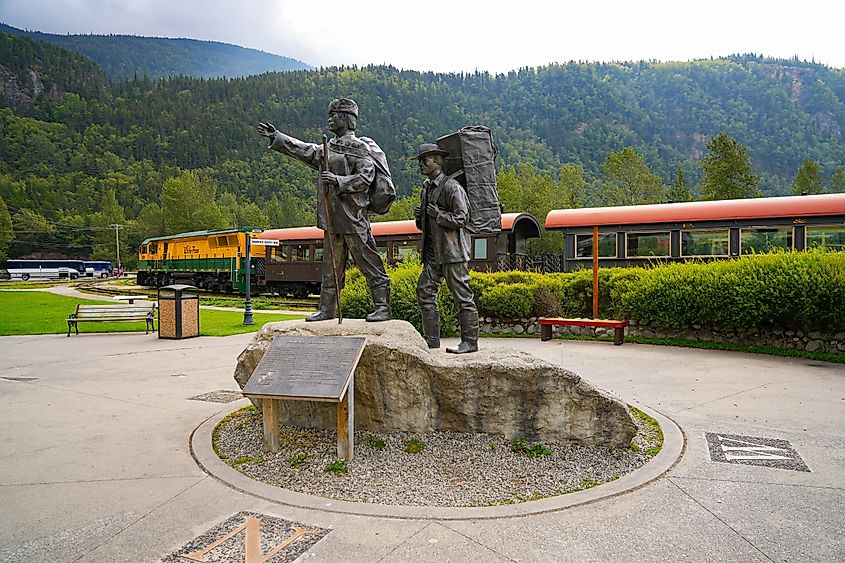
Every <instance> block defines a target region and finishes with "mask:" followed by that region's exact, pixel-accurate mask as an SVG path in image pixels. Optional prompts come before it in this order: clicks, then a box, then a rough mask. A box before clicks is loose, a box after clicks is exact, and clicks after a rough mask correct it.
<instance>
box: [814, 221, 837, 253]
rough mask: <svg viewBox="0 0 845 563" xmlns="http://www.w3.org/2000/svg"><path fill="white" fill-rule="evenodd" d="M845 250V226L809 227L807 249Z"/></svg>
mask: <svg viewBox="0 0 845 563" xmlns="http://www.w3.org/2000/svg"><path fill="white" fill-rule="evenodd" d="M820 247H824V248H826V249H828V250H838V251H840V252H841V251H843V250H845V225H829V226H824V227H822V226H807V248H820Z"/></svg>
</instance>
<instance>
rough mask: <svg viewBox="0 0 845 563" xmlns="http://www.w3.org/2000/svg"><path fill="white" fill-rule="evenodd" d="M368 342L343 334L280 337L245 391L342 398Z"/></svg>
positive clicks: (289, 396)
mask: <svg viewBox="0 0 845 563" xmlns="http://www.w3.org/2000/svg"><path fill="white" fill-rule="evenodd" d="M365 341H366V339H365V338H359V337H343V336H277V337H276V338H275V339H274V340H273V343H272V344H271V345H270V348H268V350H267V352H266V353H265V354H264V357H263V358H261V361H260V362H259V363H258V366H257V367H256V368H255V371H254V372H253V373H252V377H250V379H249V381H248V382H247V384H246V386H245V387H244V389H243V394H244V395H249V396H255V397H270V398H289V399H311V400H326V401H339V400H340V399H341V398H342V397H343V394H344V393H345V391H346V388H347V387H348V385H349V380H350V379H351V377H352V374H353V372H354V371H355V366H356V365H357V364H358V359H359V358H360V357H361V353H362V352H363V350H364V342H365Z"/></svg>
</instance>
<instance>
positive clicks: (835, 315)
mask: <svg viewBox="0 0 845 563" xmlns="http://www.w3.org/2000/svg"><path fill="white" fill-rule="evenodd" d="M421 270H422V266H421V265H420V263H419V262H415V261H410V262H404V263H400V264H399V265H397V266H396V267H390V268H388V273H389V274H390V277H391V280H392V288H391V304H392V309H393V317H394V318H397V319H405V320H407V321H409V322H411V323H413V324H414V326H416V327H417V328H418V329H419V328H420V312H419V306H418V305H417V299H416V291H415V289H416V283H417V279H418V278H419V275H420V272H421ZM470 286H471V287H472V289H473V291H474V292H475V298H476V303H477V304H478V306H479V313H480V314H481V315H482V316H487V317H496V318H503V319H518V318H525V317H532V316H534V317H538V316H567V317H592V301H593V277H592V271H590V270H580V271H577V272H570V273H565V274H564V273H557V274H545V275H544V274H539V273H534V272H497V273H481V272H471V273H470ZM341 299H342V303H343V308H344V315H345V316H348V317H353V318H356V317H357V318H361V317H363V316H365V315H366V314H367V313H369V312H370V311H372V307H373V305H372V298H371V297H370V294H369V291H368V289H367V285H366V281H365V280H364V278H363V276H362V275H361V274H360V273H359V272H358V271H357V270H352V271H350V273H349V274H348V275H347V286H346V289H345V290H344V291H343V294H342V296H341ZM438 303H439V304H440V307H441V314H442V317H443V319H442V322H443V327H444V334H448V333H450V332H451V330H453V327H454V326H455V304H454V301H453V300H452V296H451V294H450V293H449V290H448V289H447V288H446V285H445V284H444V285H443V286H442V287H441V289H440V293H439V294H438ZM599 316H601V317H606V318H622V319H629V320H630V319H634V320H637V321H638V322H640V323H650V324H652V325H655V326H663V327H681V326H689V325H693V324H701V325H709V326H717V327H721V328H731V329H761V328H767V327H772V326H780V327H783V328H786V329H791V330H805V331H807V330H819V331H822V332H825V333H836V332H842V331H845V253H834V252H826V251H821V250H819V251H810V252H780V253H774V254H765V255H757V256H747V257H743V258H740V259H736V260H723V261H718V262H709V263H703V262H687V263H677V264H668V265H659V266H654V267H650V268H607V269H602V270H600V271H599Z"/></svg>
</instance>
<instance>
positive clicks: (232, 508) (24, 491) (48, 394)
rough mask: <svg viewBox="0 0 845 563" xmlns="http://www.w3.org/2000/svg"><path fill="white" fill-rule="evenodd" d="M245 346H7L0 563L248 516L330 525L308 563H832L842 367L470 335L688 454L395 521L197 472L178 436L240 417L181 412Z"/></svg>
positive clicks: (838, 530)
mask: <svg viewBox="0 0 845 563" xmlns="http://www.w3.org/2000/svg"><path fill="white" fill-rule="evenodd" d="M250 338H251V335H249V334H247V335H237V336H230V337H226V338H212V337H202V338H196V339H191V340H181V341H167V340H158V339H157V338H156V337H155V335H143V334H139V333H124V334H82V335H79V336H74V337H72V338H67V337H65V336H64V335H46V336H21V337H3V338H0V428H1V429H2V430H1V431H0V507H2V509H0V561H3V562H6V561H21V562H23V561H26V562H37V561H45V562H46V561H49V562H57V561H91V562H95V561H96V562H103V561H157V560H159V559H160V558H162V557H165V556H167V555H168V554H170V553H173V552H174V551H176V550H178V549H180V548H181V547H182V546H184V545H185V544H187V543H188V542H190V541H191V540H193V539H194V538H196V537H197V536H200V535H202V534H204V533H205V532H206V531H208V530H209V529H211V528H212V527H214V526H216V525H217V524H219V523H221V522H223V521H224V520H226V519H227V518H229V517H230V516H232V515H233V514H235V513H238V512H241V511H252V512H258V513H262V514H267V515H271V516H276V517H279V518H283V519H285V520H291V521H298V522H301V523H304V524H306V525H308V526H316V527H322V528H326V529H330V530H331V531H330V532H329V533H328V534H327V535H326V536H325V537H324V538H323V539H322V540H320V541H319V542H318V543H317V544H316V545H314V546H313V547H311V548H310V549H309V550H308V551H307V552H306V553H305V554H304V555H303V556H302V559H303V560H309V561H312V560H313V561H367V562H373V561H409V562H410V561H413V562H415V563H416V562H425V561H493V562H495V561H562V560H570V561H581V560H584V561H629V560H644V561H667V560H668V561H679V560H684V561H714V560H732V561H782V560H787V561H843V560H845V543H843V535H842V530H844V529H845V366H843V365H839V364H828V363H822V362H814V361H807V360H797V359H784V358H775V357H768V356H755V355H745V354H739V353H733V352H714V351H703V350H691V349H679V348H665V347H656V346H647V345H638V344H632V343H627V344H625V345H624V346H621V347H614V346H611V345H609V344H608V343H605V342H572V341H560V340H554V341H551V342H545V343H541V342H540V341H539V339H491V338H488V339H483V340H482V351H481V352H480V353H484V352H483V350H484V348H488V349H489V348H493V347H514V348H520V349H523V350H525V351H528V352H531V353H534V354H536V355H539V356H542V357H544V358H546V359H548V360H550V361H553V362H557V363H559V364H561V365H563V366H564V367H566V368H568V369H571V370H573V371H575V372H577V373H580V374H581V375H583V376H584V377H586V378H587V379H589V380H591V381H592V382H594V383H595V384H597V385H598V386H600V387H603V388H605V389H608V390H610V391H613V392H614V393H616V394H617V395H619V396H621V397H622V398H623V399H625V400H627V401H637V402H639V403H642V404H644V405H647V406H649V407H651V408H652V409H654V410H656V411H659V412H661V413H663V414H665V415H666V416H668V417H670V418H671V419H673V420H674V421H676V422H677V423H678V424H679V425H680V427H681V428H682V429H683V431H684V433H685V436H686V440H687V442H686V451H685V452H684V454H683V457H682V458H681V460H680V462H679V463H678V464H677V465H676V466H675V467H673V468H672V469H671V470H670V471H669V472H668V473H667V474H665V475H664V476H662V477H660V478H658V479H657V480H655V481H652V482H651V483H648V484H646V485H645V486H642V487H641V488H639V489H637V490H633V491H631V492H627V493H625V494H621V495H618V496H615V497H612V498H607V499H604V500H598V501H596V502H593V503H590V504H586V505H580V506H575V507H572V508H568V509H561V510H554V511H552V512H548V513H544V514H535V515H527V516H519V517H508V518H486V519H483V520H461V519H458V520H445V519H437V518H396V517H393V518H388V517H378V516H360V515H350V514H341V513H338V512H335V511H332V510H331V504H332V503H331V501H325V508H326V509H321V508H320V507H319V505H316V506H312V507H308V508H301V507H294V506H290V505H285V504H280V503H277V502H273V501H271V500H264V499H262V498H259V497H256V496H253V495H250V494H248V493H244V492H239V491H238V490H235V489H233V488H231V487H230V486H228V485H227V484H225V483H222V482H220V481H219V480H217V479H215V478H214V477H211V476H209V475H208V474H206V473H205V472H203V471H202V470H201V469H200V468H199V467H198V465H197V464H196V462H195V461H194V458H193V457H192V456H191V453H190V451H189V438H190V435H191V433H192V432H193V431H194V429H196V428H197V427H198V426H201V425H202V423H203V421H205V420H207V419H208V418H210V417H213V416H215V415H218V414H220V413H221V412H223V411H225V412H229V411H230V410H232V409H233V408H235V407H236V406H238V405H239V404H241V403H229V404H217V403H209V402H202V401H196V400H188V397H192V396H195V395H199V394H202V393H206V392H209V391H214V390H223V389H230V390H232V389H236V388H237V387H236V384H235V382H234V380H233V379H232V373H233V370H234V367H235V362H236V358H237V355H238V354H239V353H240V351H241V350H242V349H243V348H244V347H245V345H246V344H247V343H248V342H249V340H250ZM452 343H454V340H451V341H449V339H447V345H449V344H452ZM705 433H717V434H719V433H721V434H730V435H740V436H749V437H755V439H756V438H758V437H759V438H774V439H779V440H786V441H788V442H789V444H790V445H791V446H792V447H793V448H794V449H795V450H796V452H797V453H798V454H799V455H800V457H801V458H802V459H803V461H804V462H805V463H806V464H807V466H808V467H809V469H810V471H809V472H805V471H793V470H788V469H781V468H775V467H765V466H752V465H737V464H730V463H720V462H716V461H711V459H710V455H709V453H708V447H707V442H706V440H705ZM758 452H759V450H758ZM264 549H265V550H266V549H267V548H266V546H265V548H264Z"/></svg>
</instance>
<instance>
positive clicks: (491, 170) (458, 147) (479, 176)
mask: <svg viewBox="0 0 845 563" xmlns="http://www.w3.org/2000/svg"><path fill="white" fill-rule="evenodd" d="M437 146H439V147H440V148H441V149H442V150H444V151H446V152H447V153H449V154H448V156H446V158H445V159H444V162H443V172H444V173H446V174H447V175H449V176H450V177H452V178H455V179H456V180H457V181H458V182H460V184H461V185H462V186H463V187H464V189H465V190H466V192H467V199H469V222H468V223H467V226H466V228H467V230H468V231H470V232H471V233H473V234H492V233H498V232H499V231H501V230H502V206H501V205H500V204H499V189H498V187H497V185H496V165H495V164H494V161H495V160H496V157H497V156H498V155H499V149H498V148H496V145H495V143H493V134H492V133H491V131H490V129H489V128H487V127H484V126H483V125H473V126H470V127H463V128H461V129H459V130H458V131H456V132H455V133H451V134H449V135H444V136H443V137H440V138H439V139H437Z"/></svg>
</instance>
